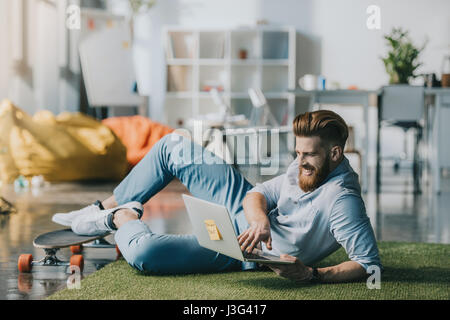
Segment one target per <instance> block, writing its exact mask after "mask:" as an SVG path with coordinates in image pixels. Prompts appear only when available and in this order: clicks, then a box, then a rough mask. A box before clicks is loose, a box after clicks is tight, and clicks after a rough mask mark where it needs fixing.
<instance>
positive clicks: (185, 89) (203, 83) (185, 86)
mask: <svg viewBox="0 0 450 320" xmlns="http://www.w3.org/2000/svg"><path fill="white" fill-rule="evenodd" d="M295 38H296V31H295V28H294V27H267V26H263V27H255V28H236V29H187V28H182V27H166V28H165V30H164V43H165V46H166V65H167V92H166V97H165V115H166V121H167V123H168V124H169V125H171V126H172V127H180V126H183V124H184V123H186V120H187V119H188V118H190V117H195V116H197V115H204V114H207V113H214V112H217V111H219V110H218V107H217V106H216V105H215V104H214V102H213V100H212V98H211V97H210V94H209V92H208V89H209V88H211V87H216V88H217V87H218V88H219V91H221V94H222V95H223V98H224V100H225V102H226V103H228V105H230V106H231V108H232V110H233V112H234V113H235V114H245V115H246V116H247V117H250V112H251V110H252V104H251V100H250V97H249V95H248V89H249V88H250V87H255V88H261V90H262V91H263V93H264V95H265V96H266V99H267V101H268V104H269V105H270V106H271V108H272V113H273V114H274V115H275V117H276V118H277V120H278V121H279V123H281V124H282V125H285V124H290V123H292V121H293V119H294V116H295V108H294V107H295V96H294V95H293V94H291V93H288V92H287V90H288V89H295V82H296V81H295V64H296V53H295V47H296V45H295ZM242 50H245V52H246V57H245V58H244V57H243V56H242Z"/></svg>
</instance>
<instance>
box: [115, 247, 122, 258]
mask: <svg viewBox="0 0 450 320" xmlns="http://www.w3.org/2000/svg"><path fill="white" fill-rule="evenodd" d="M116 252H117V257H121V256H122V252H120V249H119V247H118V246H117V244H116Z"/></svg>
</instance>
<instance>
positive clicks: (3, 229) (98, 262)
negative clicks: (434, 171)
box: [0, 172, 450, 299]
mask: <svg viewBox="0 0 450 320" xmlns="http://www.w3.org/2000/svg"><path fill="white" fill-rule="evenodd" d="M115 185H116V184H115V183H103V184H69V183H64V184H50V185H47V186H46V187H44V188H42V189H39V190H37V191H35V190H24V191H22V192H15V191H14V189H13V188H12V187H11V186H3V187H2V188H0V195H1V196H2V197H4V198H6V199H7V200H9V201H10V202H12V203H14V205H15V206H16V208H17V213H14V214H11V215H9V216H1V215H0V299H41V298H44V297H46V296H48V295H50V294H52V293H53V292H55V291H56V290H59V289H61V288H64V287H66V285H67V284H66V281H67V278H68V274H66V273H65V270H64V269H63V268H57V267H36V268H34V269H33V272H32V273H30V274H19V273H18V271H17V258H18V256H19V255H20V254H21V253H32V254H33V256H34V257H35V259H36V258H38V257H41V256H42V254H43V252H42V250H40V249H36V248H34V247H33V245H32V241H33V239H34V237H36V236H37V235H38V234H40V233H43V232H47V231H51V230H55V229H57V228H58V225H56V224H54V223H53V222H51V220H50V218H51V216H52V214H53V213H55V212H67V211H70V210H73V209H77V208H80V207H82V206H85V205H87V204H90V203H92V202H94V201H95V200H97V199H100V200H103V199H105V198H107V197H108V196H109V195H110V194H111V192H112V190H113V189H114V187H115ZM371 189H373V188H371ZM410 189H411V179H410V177H409V176H408V173H407V172H405V173H401V174H399V175H393V174H392V173H390V172H385V174H384V175H383V188H382V193H381V194H380V195H379V196H377V195H376V194H375V193H373V192H369V193H368V194H366V195H365V196H364V198H365V202H366V207H367V213H368V215H369V217H370V219H371V222H372V225H373V227H374V230H375V234H376V236H377V239H378V240H384V241H408V242H437V243H450V213H449V211H450V210H449V209H448V208H450V179H444V180H443V192H442V193H441V194H440V195H439V196H436V195H434V194H431V193H429V192H428V191H427V190H425V191H424V193H423V194H421V195H418V196H414V195H413V194H412V193H411V192H410ZM425 189H426V188H425ZM183 192H186V189H185V188H184V186H182V185H181V184H180V183H179V182H173V183H171V184H170V185H169V186H168V187H167V188H166V189H165V190H163V191H162V192H161V193H159V194H158V195H157V196H155V197H154V198H153V199H151V200H150V201H149V202H148V203H147V204H146V205H145V214H144V217H143V219H144V220H145V221H146V222H147V223H148V224H149V225H150V227H151V228H152V230H153V231H154V232H158V233H190V231H191V226H190V222H189V219H188V217H187V215H186V212H185V209H184V205H183V202H182V199H181V193H183ZM93 250H94V251H93ZM83 254H84V255H85V270H84V273H83V274H84V276H86V275H88V274H90V273H92V272H94V271H95V270H97V269H98V268H101V267H102V266H103V265H105V264H106V263H108V262H110V261H113V260H115V258H116V254H115V251H114V249H87V250H86V252H85V253H83ZM69 255H70V251H69V250H68V249H65V250H62V251H61V255H60V257H62V258H66V259H67V258H68V257H69Z"/></svg>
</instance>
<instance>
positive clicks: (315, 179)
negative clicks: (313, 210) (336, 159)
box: [298, 155, 330, 192]
mask: <svg viewBox="0 0 450 320" xmlns="http://www.w3.org/2000/svg"><path fill="white" fill-rule="evenodd" d="M303 168H304V169H307V170H312V175H310V176H304V175H302V170H303ZM329 173H330V157H329V156H328V155H327V157H326V159H325V161H324V163H323V165H322V166H321V167H320V168H316V167H314V166H312V165H310V164H305V165H300V167H299V173H298V185H299V187H300V188H301V189H302V190H303V191H304V192H311V191H313V190H315V189H317V188H318V187H319V186H320V184H321V183H322V182H323V181H324V180H325V178H326V177H327V176H328V174H329Z"/></svg>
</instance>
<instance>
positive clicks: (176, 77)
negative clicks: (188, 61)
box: [167, 66, 189, 92]
mask: <svg viewBox="0 0 450 320" xmlns="http://www.w3.org/2000/svg"><path fill="white" fill-rule="evenodd" d="M187 68H188V67H187V66H168V67H167V91H169V92H174V91H189V89H188V86H187V82H186V75H187Z"/></svg>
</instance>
